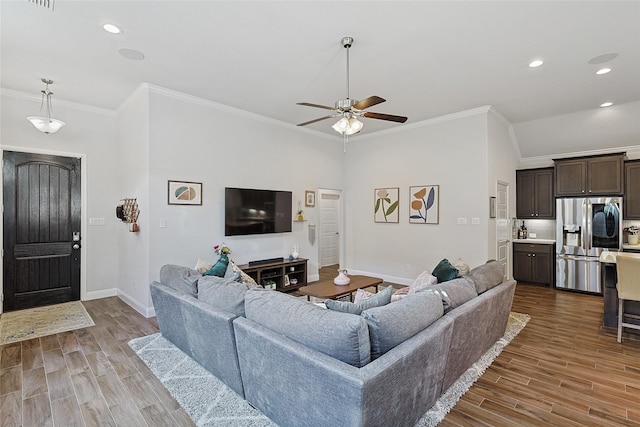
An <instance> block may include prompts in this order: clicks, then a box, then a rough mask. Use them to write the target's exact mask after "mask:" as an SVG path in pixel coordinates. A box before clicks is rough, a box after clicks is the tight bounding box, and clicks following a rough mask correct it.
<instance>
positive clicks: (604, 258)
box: [600, 251, 640, 264]
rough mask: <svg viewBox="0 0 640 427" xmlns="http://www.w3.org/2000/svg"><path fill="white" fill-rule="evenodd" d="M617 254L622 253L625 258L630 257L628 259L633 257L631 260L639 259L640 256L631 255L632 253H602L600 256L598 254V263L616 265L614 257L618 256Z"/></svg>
mask: <svg viewBox="0 0 640 427" xmlns="http://www.w3.org/2000/svg"><path fill="white" fill-rule="evenodd" d="M618 253H623V254H625V255H626V256H630V257H633V258H640V254H637V253H633V252H614V251H608V252H602V254H600V262H606V263H611V264H615V263H616V257H617V256H618Z"/></svg>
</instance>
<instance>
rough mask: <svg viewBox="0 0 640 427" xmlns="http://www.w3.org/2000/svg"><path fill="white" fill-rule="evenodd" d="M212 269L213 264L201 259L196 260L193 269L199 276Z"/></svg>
mask: <svg viewBox="0 0 640 427" xmlns="http://www.w3.org/2000/svg"><path fill="white" fill-rule="evenodd" d="M211 267H213V264H211V263H210V262H207V261H205V260H203V259H202V258H198V262H196V266H195V267H193V269H194V270H196V271H197V272H198V273H200V274H204V272H205V271H209V269H211Z"/></svg>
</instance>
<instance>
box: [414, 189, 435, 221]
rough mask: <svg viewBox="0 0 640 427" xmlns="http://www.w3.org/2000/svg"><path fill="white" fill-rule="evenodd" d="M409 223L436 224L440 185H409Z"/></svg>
mask: <svg viewBox="0 0 640 427" xmlns="http://www.w3.org/2000/svg"><path fill="white" fill-rule="evenodd" d="M409 193H410V200H409V223H410V224H438V222H439V210H440V203H439V199H440V186H439V185H417V186H413V187H409Z"/></svg>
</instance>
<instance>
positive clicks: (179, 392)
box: [129, 312, 530, 427]
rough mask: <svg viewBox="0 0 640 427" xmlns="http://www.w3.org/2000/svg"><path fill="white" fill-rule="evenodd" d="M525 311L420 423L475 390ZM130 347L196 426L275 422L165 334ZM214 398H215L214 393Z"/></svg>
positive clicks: (434, 420) (426, 424)
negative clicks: (164, 336) (169, 339)
mask: <svg viewBox="0 0 640 427" xmlns="http://www.w3.org/2000/svg"><path fill="white" fill-rule="evenodd" d="M529 319H530V317H529V315H527V314H521V313H514V312H511V313H510V314H509V321H508V322H507V329H506V331H505V333H504V335H503V337H502V338H500V339H499V340H498V341H496V343H495V344H494V345H493V346H492V347H491V348H490V349H489V350H487V352H486V353H485V354H484V355H482V356H481V357H480V359H479V360H478V361H477V362H476V363H474V364H473V365H472V366H471V367H470V368H469V369H468V370H467V371H466V372H464V373H463V374H462V375H461V376H460V378H458V380H457V381H456V382H455V383H453V385H451V387H449V389H448V390H447V391H446V392H445V393H444V394H443V395H442V396H440V399H438V401H437V402H436V403H435V404H434V405H433V407H432V408H431V409H429V410H428V411H427V412H426V413H425V414H424V415H423V416H422V418H420V420H419V421H418V422H417V423H416V427H430V426H436V425H437V424H438V423H439V422H440V421H442V420H443V419H444V417H445V416H446V415H447V413H448V412H449V411H450V410H451V408H453V407H454V406H455V404H456V403H457V402H458V400H459V399H460V397H461V396H462V395H463V394H465V393H466V392H467V390H469V388H471V386H472V385H473V383H474V382H475V381H477V380H478V378H480V377H481V376H482V374H483V373H484V371H485V370H486V369H487V368H488V367H489V366H490V365H491V363H493V361H494V360H495V358H496V357H498V355H499V354H500V353H501V352H502V349H504V348H505V347H506V346H507V345H508V344H509V343H510V342H511V341H512V340H513V339H514V338H515V337H516V335H518V334H519V333H520V331H522V329H524V327H525V326H526V324H527V322H528V321H529ZM129 346H131V348H132V349H133V351H135V352H136V354H137V355H138V356H139V357H140V359H142V360H143V361H144V363H145V364H146V365H147V366H148V367H149V368H150V369H151V371H152V372H153V373H154V375H155V376H156V377H157V378H158V379H159V380H160V381H161V382H162V384H163V385H164V386H165V387H166V389H167V390H168V391H169V393H171V395H172V396H173V397H174V398H175V399H176V401H177V402H178V403H179V404H180V406H182V408H183V409H184V410H185V411H186V412H187V413H188V414H189V416H190V417H191V419H192V420H193V421H194V423H195V424H196V425H198V426H217V427H223V426H228V427H263V426H265V427H266V426H270V427H272V426H276V424H275V423H273V422H272V421H271V420H270V419H269V418H267V417H266V416H265V415H264V414H263V413H262V412H260V411H258V410H257V409H255V408H253V407H252V406H251V405H249V404H248V403H247V402H246V401H245V400H244V399H242V398H241V397H240V396H238V395H237V394H236V393H235V392H234V391H232V390H231V389H230V388H229V387H227V386H226V385H225V384H224V383H223V382H222V381H220V380H219V379H217V378H216V377H214V376H213V375H211V374H210V373H209V372H208V371H207V370H206V369H204V368H203V367H202V366H200V365H199V364H198V363H196V362H195V361H194V360H193V359H191V358H190V357H189V356H187V355H186V354H185V353H183V352H182V351H181V350H180V349H178V348H177V347H176V346H174V345H173V344H172V343H171V342H169V341H167V340H166V339H164V338H163V337H162V335H161V334H159V333H158V334H153V335H149V336H146V337H142V338H136V339H133V340H131V341H129ZM212 396H213V397H212Z"/></svg>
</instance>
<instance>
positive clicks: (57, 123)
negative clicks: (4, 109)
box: [27, 79, 66, 133]
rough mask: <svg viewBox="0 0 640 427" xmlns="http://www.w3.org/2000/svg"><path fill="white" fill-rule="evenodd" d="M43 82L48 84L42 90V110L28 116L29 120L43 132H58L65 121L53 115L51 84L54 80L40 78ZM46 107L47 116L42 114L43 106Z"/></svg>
mask: <svg viewBox="0 0 640 427" xmlns="http://www.w3.org/2000/svg"><path fill="white" fill-rule="evenodd" d="M40 80H42V83H44V84H45V85H46V86H45V88H44V90H42V91H41V92H42V103H41V104H40V111H39V112H38V115H37V116H31V117H27V120H29V121H30V122H31V124H32V125H33V126H35V128H36V129H38V130H39V131H40V132H43V133H56V132H58V131H59V130H60V129H61V128H62V127H63V126H64V125H66V123H65V122H63V121H62V120H58V119H54V118H53V117H51V95H53V92H51V91H50V90H49V85H50V84H53V80H49V79H40ZM43 107H44V108H46V114H47V115H46V116H43V115H42V108H43Z"/></svg>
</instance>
